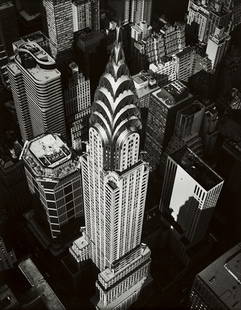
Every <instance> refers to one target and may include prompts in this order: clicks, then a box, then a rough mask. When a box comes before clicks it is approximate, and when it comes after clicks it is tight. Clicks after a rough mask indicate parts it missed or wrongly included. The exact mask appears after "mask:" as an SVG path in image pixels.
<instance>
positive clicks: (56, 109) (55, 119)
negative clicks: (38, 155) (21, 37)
mask: <svg viewBox="0 0 241 310" xmlns="http://www.w3.org/2000/svg"><path fill="white" fill-rule="evenodd" d="M8 72H9V79H10V84H11V89H12V93H13V98H14V103H15V107H16V111H17V117H18V123H19V127H20V131H21V136H22V139H23V141H26V140H30V139H32V138H33V137H36V136H38V135H40V134H43V133H46V132H52V133H59V134H61V135H62V136H63V137H65V136H66V129H65V115H64V101H63V94H62V85H61V73H60V72H59V71H58V70H57V69H56V64H55V61H54V59H53V58H52V57H50V56H49V55H48V54H47V53H46V52H45V51H44V50H43V49H42V48H41V47H40V46H39V45H38V44H37V43H35V42H22V41H20V44H19V46H18V48H17V50H16V55H15V56H14V60H13V61H12V62H11V63H10V64H9V65H8Z"/></svg>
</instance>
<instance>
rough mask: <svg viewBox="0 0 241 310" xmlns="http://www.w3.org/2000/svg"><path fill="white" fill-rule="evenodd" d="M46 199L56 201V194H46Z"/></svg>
mask: <svg viewBox="0 0 241 310" xmlns="http://www.w3.org/2000/svg"><path fill="white" fill-rule="evenodd" d="M46 199H47V200H55V197H54V194H47V193H46Z"/></svg>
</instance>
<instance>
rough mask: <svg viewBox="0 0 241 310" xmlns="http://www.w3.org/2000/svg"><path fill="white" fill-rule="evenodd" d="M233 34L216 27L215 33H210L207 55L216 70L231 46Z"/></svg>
mask: <svg viewBox="0 0 241 310" xmlns="http://www.w3.org/2000/svg"><path fill="white" fill-rule="evenodd" d="M230 39H231V36H230V35H229V34H228V33H225V32H224V29H223V28H222V29H220V28H216V29H215V32H214V34H213V35H210V37H209V39H208V44H207V50H206V53H207V56H208V58H209V59H210V60H211V62H212V70H213V71H215V69H216V68H217V66H218V64H219V63H220V62H221V61H222V59H223V57H224V56H225V54H226V51H227V49H228V46H229V41H230Z"/></svg>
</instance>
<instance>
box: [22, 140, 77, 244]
mask: <svg viewBox="0 0 241 310" xmlns="http://www.w3.org/2000/svg"><path fill="white" fill-rule="evenodd" d="M20 159H23V161H24V166H25V174H26V178H27V182H28V187H29V190H30V192H31V194H33V195H35V197H36V198H37V199H38V201H39V202H40V203H41V205H42V207H43V212H44V213H45V220H46V222H47V224H48V226H49V230H50V232H51V236H52V238H57V237H58V236H59V235H60V234H61V233H62V231H63V229H64V226H65V225H66V224H68V223H71V222H72V221H74V219H76V218H80V216H82V215H83V197H82V183H81V177H80V162H79V157H78V156H76V155H75V153H73V152H72V151H71V150H70V149H69V148H68V146H67V145H66V144H65V143H64V142H63V141H62V140H61V139H60V137H59V136H58V135H57V134H47V135H42V136H39V137H37V138H35V139H33V140H31V141H29V142H26V143H25V145H24V148H23V151H22V154H21V156H20Z"/></svg>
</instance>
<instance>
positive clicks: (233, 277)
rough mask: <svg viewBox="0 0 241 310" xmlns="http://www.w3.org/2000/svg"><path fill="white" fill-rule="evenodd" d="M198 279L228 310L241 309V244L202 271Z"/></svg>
mask: <svg viewBox="0 0 241 310" xmlns="http://www.w3.org/2000/svg"><path fill="white" fill-rule="evenodd" d="M198 277H199V278H200V279H201V280H202V281H203V282H205V284H206V285H207V286H208V287H209V288H210V289H211V290H212V291H213V292H214V294H215V295H216V296H217V297H218V298H219V299H220V300H221V301H222V303H223V304H224V305H226V306H227V308H228V309H237V310H239V309H241V243H239V244H238V245H237V246H235V247H233V248H232V249H231V250H229V251H227V252H226V253H225V254H223V255H222V256H221V257H219V258H218V259H217V260H216V261H214V262H213V263H212V264H210V265H209V266H208V267H207V268H206V269H204V270H203V271H201V272H200V273H199V274H198Z"/></svg>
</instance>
